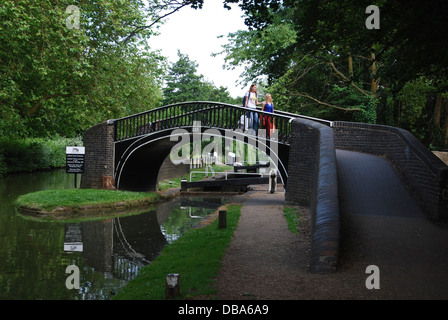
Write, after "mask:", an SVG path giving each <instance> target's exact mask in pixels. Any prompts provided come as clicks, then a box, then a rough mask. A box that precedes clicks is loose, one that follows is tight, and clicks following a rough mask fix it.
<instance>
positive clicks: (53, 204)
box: [15, 189, 160, 211]
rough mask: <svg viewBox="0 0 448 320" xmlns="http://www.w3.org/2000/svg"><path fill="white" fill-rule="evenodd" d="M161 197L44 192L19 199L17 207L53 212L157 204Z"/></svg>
mask: <svg viewBox="0 0 448 320" xmlns="http://www.w3.org/2000/svg"><path fill="white" fill-rule="evenodd" d="M159 199H160V196H159V195H158V194H157V193H155V192H130V191H119V190H101V189H62V190H43V191H37V192H33V193H29V194H25V195H22V196H20V197H18V198H17V200H16V203H15V204H16V206H17V207H28V208H34V209H38V210H45V211H52V210H54V209H55V208H57V207H70V208H79V207H82V206H87V205H92V206H95V205H107V204H112V203H117V202H138V201H146V202H151V203H152V202H156V201H158V200H159Z"/></svg>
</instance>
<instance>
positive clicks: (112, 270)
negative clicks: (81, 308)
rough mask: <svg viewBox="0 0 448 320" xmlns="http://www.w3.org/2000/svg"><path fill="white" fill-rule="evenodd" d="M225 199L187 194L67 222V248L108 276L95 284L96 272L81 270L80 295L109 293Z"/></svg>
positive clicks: (103, 296) (91, 296) (99, 296)
mask: <svg viewBox="0 0 448 320" xmlns="http://www.w3.org/2000/svg"><path fill="white" fill-rule="evenodd" d="M221 203H222V199H220V198H217V199H211V198H209V199H200V198H197V199H182V198H181V199H175V200H171V201H168V202H165V203H162V204H160V205H159V206H158V207H157V208H156V209H155V210H151V211H147V212H144V213H141V214H138V215H134V216H127V217H121V218H112V219H108V220H103V221H91V222H81V223H79V224H66V225H65V237H64V251H65V252H66V253H67V254H78V255H79V257H78V260H77V263H82V264H84V270H86V269H87V268H90V269H91V270H92V271H93V270H94V271H95V272H97V273H101V274H102V275H103V276H104V279H105V280H101V282H104V284H103V285H102V286H101V287H100V288H96V287H94V286H92V285H91V284H92V279H91V276H92V275H91V272H87V273H86V274H85V275H86V276H87V277H82V275H81V288H80V290H79V294H80V298H81V299H107V298H109V297H110V296H111V295H113V294H114V293H115V292H116V290H118V289H119V288H120V287H121V286H123V285H124V284H125V283H126V282H128V281H130V280H132V279H133V278H135V277H136V276H137V274H138V272H139V270H140V269H141V268H142V267H143V266H145V265H147V264H149V263H150V262H151V261H153V260H154V259H155V258H156V257H157V255H158V254H159V253H160V251H161V250H162V249H163V247H164V246H165V245H167V244H168V243H172V242H173V241H175V240H176V239H178V238H179V237H180V236H182V234H183V233H185V232H186V231H188V230H189V229H191V228H192V227H195V226H196V225H197V224H198V223H199V222H200V220H201V219H203V218H204V217H206V216H208V215H209V214H211V213H213V212H215V210H216V209H217V208H218V207H219V206H220V205H221ZM107 280H109V281H107ZM96 281H99V280H96ZM104 288H107V290H104Z"/></svg>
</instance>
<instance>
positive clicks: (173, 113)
mask: <svg viewBox="0 0 448 320" xmlns="http://www.w3.org/2000/svg"><path fill="white" fill-rule="evenodd" d="M248 112H252V113H256V114H257V115H258V117H260V115H265V116H268V117H271V118H272V119H274V122H275V126H276V130H278V140H279V141H280V142H282V143H286V144H289V138H290V133H291V121H292V120H293V119H295V118H298V117H301V118H306V119H310V120H314V121H319V122H321V123H325V124H327V125H330V126H331V125H332V122H331V121H327V120H323V119H317V118H312V117H307V116H301V115H297V114H293V113H289V112H285V111H277V110H276V111H275V112H274V113H270V112H265V111H261V110H260V109H258V108H257V109H248V108H245V107H242V106H236V105H231V104H226V103H220V102H213V101H194V102H193V101H192V102H183V103H176V104H171V105H167V106H163V107H159V108H156V109H152V110H149V111H144V112H140V113H137V114H134V115H130V116H126V117H123V118H119V119H113V120H109V123H113V124H114V141H116V142H117V141H123V140H126V139H130V138H134V137H138V136H142V135H146V134H148V133H152V132H156V131H160V130H164V129H171V128H172V129H175V128H182V127H191V126H193V122H194V121H201V126H203V127H210V128H221V129H230V130H236V129H239V128H240V118H241V116H243V119H244V121H245V118H246V117H247V113H248Z"/></svg>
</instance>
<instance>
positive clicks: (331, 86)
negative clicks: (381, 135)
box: [224, 0, 448, 145]
mask: <svg viewBox="0 0 448 320" xmlns="http://www.w3.org/2000/svg"><path fill="white" fill-rule="evenodd" d="M371 4H375V5H377V6H378V8H379V11H380V28H379V29H368V28H366V25H365V23H366V20H367V19H368V18H369V13H366V8H367V7H368V6H370V5H371ZM240 6H241V8H243V10H244V11H245V13H246V20H245V21H246V25H247V26H248V28H249V31H247V32H242V31H240V32H238V33H235V34H231V35H229V37H230V44H229V45H228V46H227V47H225V48H224V49H225V53H226V55H227V59H228V60H227V64H228V66H231V64H232V63H235V62H237V63H248V64H249V67H248V68H247V69H246V70H250V72H251V73H252V76H263V75H264V76H268V78H269V81H270V83H269V84H270V86H271V87H270V88H269V90H270V91H272V92H271V93H273V94H275V96H274V99H275V100H276V101H277V104H276V106H277V108H282V107H284V108H286V109H287V110H289V111H294V112H302V113H303V112H305V113H307V114H312V115H319V116H321V117H324V118H330V119H332V120H338V119H341V120H354V121H364V122H379V123H386V124H391V125H396V124H397V123H398V118H397V116H398V115H401V118H400V119H401V120H403V119H404V118H403V116H404V115H406V117H407V121H401V122H400V125H403V126H404V127H405V128H407V129H411V130H412V131H413V132H417V133H419V134H418V135H417V136H418V137H419V138H420V139H421V140H422V141H425V143H426V144H427V145H430V144H432V143H433V142H434V141H435V140H434V139H436V136H437V134H436V133H434V132H438V130H439V129H440V130H443V129H444V128H448V127H447V125H446V124H445V122H446V121H448V119H447V118H446V117H444V115H445V114H446V111H445V105H446V103H445V100H444V97H445V93H446V92H447V89H448V87H447V86H446V81H445V79H446V76H445V75H446V72H447V71H448V54H447V52H448V51H447V49H448V44H447V42H446V41H442V40H441V39H443V37H444V35H443V32H444V30H445V29H446V28H447V27H448V20H447V19H446V16H447V15H448V7H447V6H446V5H445V2H444V1H442V0H436V1H431V2H426V1H423V0H417V1H412V2H409V1H404V0H398V1H395V0H380V1H374V2H373V3H372V2H371V1H367V0H363V1H351V0H342V1H330V0H299V1H296V0H283V1H280V0H257V1H251V0H242V1H240ZM280 26H282V27H285V26H288V28H289V29H290V30H291V31H293V32H294V35H293V33H292V32H291V35H293V38H290V39H288V41H286V42H283V43H281V44H282V45H279V42H277V45H276V46H271V47H268V44H269V43H274V41H277V40H279V39H282V33H279V38H278V39H277V38H276V37H275V36H276V34H272V37H270V38H271V41H266V39H265V38H263V36H265V35H268V34H269V30H273V29H275V28H277V29H278V28H279V27H280ZM237 35H239V36H242V37H243V38H242V39H238V38H237V37H236V36H237ZM245 45H246V46H247V47H248V46H249V45H250V46H251V49H252V50H251V52H252V53H253V55H252V56H250V57H249V56H248V55H247V54H246V53H247V52H248V51H249V50H245V49H244V46H245ZM254 63H257V64H258V65H257V66H254V65H253V64H254ZM421 76H425V77H426V79H428V81H430V82H431V83H433V84H436V83H437V85H435V86H434V87H435V88H436V89H435V91H431V93H428V92H426V91H425V90H423V91H419V94H421V96H422V97H424V99H423V100H424V101H425V102H426V104H425V106H424V107H422V105H418V106H417V105H415V104H414V105H412V106H411V105H410V104H404V100H403V97H404V96H403V92H404V91H402V90H403V89H405V91H406V90H408V89H409V88H415V87H416V86H417V87H419V88H421V86H418V85H417V84H416V83H414V82H413V81H415V80H417V79H419V78H420V77H421ZM400 92H401V93H402V95H400ZM424 92H426V93H424ZM419 94H418V95H419ZM400 97H401V98H400ZM405 100H406V99H405ZM423 100H420V99H414V100H413V102H411V103H416V101H423ZM279 102H280V103H279ZM403 108H404V109H406V108H409V110H407V111H406V110H404V109H403ZM415 108H417V109H419V108H420V110H421V116H422V118H420V119H419V121H416V122H415V123H413V124H412V123H411V122H410V121H408V120H410V119H412V118H414V117H415V115H416V114H417V113H416V112H414V111H412V110H414V109H415ZM422 119H427V120H426V121H424V120H422ZM445 119H446V120H445ZM411 126H413V127H412V128H411ZM438 128H439V129H438ZM447 137H448V136H447ZM439 140H440V139H439Z"/></svg>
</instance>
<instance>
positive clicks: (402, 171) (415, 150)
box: [333, 121, 448, 220]
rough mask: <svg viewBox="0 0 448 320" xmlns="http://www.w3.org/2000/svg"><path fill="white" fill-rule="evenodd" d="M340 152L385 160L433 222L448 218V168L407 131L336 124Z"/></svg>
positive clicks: (335, 134) (336, 139)
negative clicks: (372, 156)
mask: <svg viewBox="0 0 448 320" xmlns="http://www.w3.org/2000/svg"><path fill="white" fill-rule="evenodd" d="M333 130H334V139H335V145H336V148H338V149H344V150H351V151H358V152H364V153H370V154H375V155H379V156H383V157H386V158H387V159H388V160H390V161H391V162H392V164H393V165H394V169H395V170H396V172H397V173H398V175H399V176H400V177H401V178H402V179H403V180H404V182H405V184H406V186H408V187H409V188H410V191H411V192H412V193H413V195H414V196H415V197H416V199H417V201H418V202H419V204H420V205H421V206H422V208H423V209H424V210H425V212H426V213H427V214H428V216H429V217H430V218H432V219H434V220H441V219H446V218H448V167H447V166H446V165H445V164H444V163H443V162H442V161H441V160H440V159H439V158H437V157H436V156H435V155H434V154H433V153H432V152H430V151H429V150H428V149H427V148H426V147H425V146H424V145H423V144H421V143H420V142H419V141H418V140H417V139H416V138H415V137H414V136H413V135H412V134H410V133H409V132H408V131H406V130H403V129H400V128H395V127H389V126H383V125H370V124H364V123H353V122H340V121H338V122H334V123H333Z"/></svg>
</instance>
